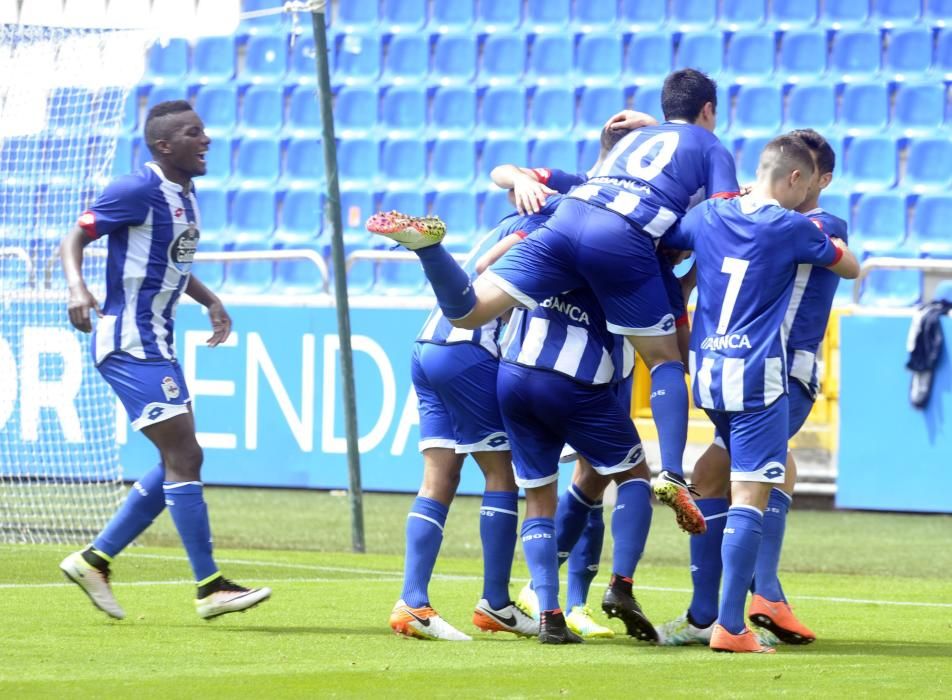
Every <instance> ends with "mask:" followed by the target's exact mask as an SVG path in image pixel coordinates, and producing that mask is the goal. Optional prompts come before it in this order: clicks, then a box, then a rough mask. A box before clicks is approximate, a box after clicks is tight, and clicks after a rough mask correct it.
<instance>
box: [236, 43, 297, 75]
mask: <svg viewBox="0 0 952 700" xmlns="http://www.w3.org/2000/svg"><path fill="white" fill-rule="evenodd" d="M287 70H288V40H287V37H286V36H284V35H283V34H282V35H280V36H253V37H251V38H250V39H249V40H248V45H247V46H246V47H245V62H244V66H243V68H242V70H241V75H240V76H239V79H240V80H241V82H244V83H253V84H257V83H280V82H281V81H282V80H283V79H284V74H285V73H286V72H287Z"/></svg>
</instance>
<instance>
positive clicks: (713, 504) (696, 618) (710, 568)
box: [688, 498, 727, 627]
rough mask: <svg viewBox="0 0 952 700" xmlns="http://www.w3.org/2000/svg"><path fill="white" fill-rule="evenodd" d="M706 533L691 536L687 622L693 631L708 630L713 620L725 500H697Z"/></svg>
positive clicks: (718, 577)
mask: <svg viewBox="0 0 952 700" xmlns="http://www.w3.org/2000/svg"><path fill="white" fill-rule="evenodd" d="M695 503H697V507H698V508H699V509H700V510H701V513H703V514H704V521H705V522H706V523H707V532H705V533H704V534H703V535H691V582H692V583H693V584H694V595H693V596H692V597H691V605H690V607H689V608H688V618H689V619H690V620H691V624H692V625H694V626H695V627H709V626H710V625H711V623H713V622H714V620H716V619H717V594H718V591H719V590H720V588H721V542H722V540H723V539H724V523H725V522H726V521H727V499H726V498H699V499H697V501H695Z"/></svg>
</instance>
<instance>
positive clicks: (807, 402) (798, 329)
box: [658, 129, 847, 645]
mask: <svg viewBox="0 0 952 700" xmlns="http://www.w3.org/2000/svg"><path fill="white" fill-rule="evenodd" d="M791 134H792V135H794V136H797V137H799V138H800V139H801V140H803V142H804V143H806V145H807V146H808V147H809V148H810V151H811V153H812V154H813V160H814V164H815V166H816V172H815V175H814V181H813V183H812V184H811V185H810V188H809V190H808V191H807V198H806V199H805V200H804V201H803V203H802V204H801V205H800V206H798V207H797V208H796V211H798V212H800V213H802V214H803V215H805V216H807V217H808V218H809V219H810V220H811V221H812V222H813V223H814V224H815V225H816V226H817V227H818V228H819V229H820V230H821V231H823V232H824V233H826V234H827V235H829V236H830V237H832V238H838V239H840V240H842V241H843V242H844V243H846V242H847V224H846V222H845V221H843V220H842V219H840V218H839V217H837V216H834V215H833V214H831V213H829V212H827V211H824V210H823V209H821V208H820V206H819V197H820V192H822V191H823V190H824V189H825V188H826V187H828V186H829V184H830V182H831V181H832V179H833V170H834V168H835V166H836V155H835V154H834V152H833V149H832V148H831V147H830V144H829V143H828V142H827V141H826V139H824V138H823V136H821V135H820V134H818V133H817V132H816V131H814V130H812V129H800V130H797V131H793V132H791ZM839 279H840V278H839V276H838V275H836V274H834V273H833V272H831V271H830V270H827V269H826V268H822V267H813V266H809V265H800V267H799V268H798V269H797V277H796V282H795V284H794V293H793V296H792V298H791V300H790V307H789V308H788V310H787V314H786V317H785V325H786V328H787V373H788V375H789V380H788V382H787V383H788V386H789V390H790V394H789V398H788V401H789V404H790V429H789V437H791V438H792V437H793V436H794V435H796V434H797V432H799V430H800V428H801V427H802V426H803V424H804V422H805V421H806V419H807V416H808V415H809V414H810V410H811V409H812V408H813V403H814V401H815V400H816V395H817V391H818V390H819V382H818V380H817V361H816V356H817V351H818V350H819V347H820V342H821V341H822V339H823V335H824V333H825V332H826V326H827V323H828V321H829V317H830V309H831V308H832V306H833V297H834V295H835V294H836V287H837V285H838V284H839ZM790 380H792V381H790ZM729 479H730V455H729V454H728V453H727V451H726V450H725V449H724V442H723V439H722V438H720V436H715V440H714V444H712V445H711V446H710V447H708V449H707V451H706V452H705V453H704V454H703V455H702V456H701V458H700V459H699V460H698V462H697V464H696V465H695V467H694V474H693V477H692V480H693V482H694V486H695V487H696V488H697V489H698V493H699V498H698V500H697V504H698V507H699V508H700V509H701V511H702V512H703V513H704V514H705V516H706V517H707V521H708V523H707V525H708V526H707V532H706V533H705V534H704V535H699V536H696V537H692V538H691V578H692V580H693V583H694V595H693V597H692V599H691V605H690V606H689V608H688V610H687V612H685V614H684V615H682V616H681V617H679V618H677V619H676V620H673V621H671V622H669V623H667V624H665V625H662V626H661V627H660V628H659V629H658V634H659V638H660V643H661V644H667V645H682V644H707V643H708V642H709V641H710V637H711V632H712V630H713V628H714V619H715V617H716V616H717V592H718V589H719V587H720V581H721V541H722V539H723V527H724V522H723V520H724V517H725V516H726V514H727V488H728V484H729ZM795 482H796V463H795V462H794V459H793V454H792V453H790V452H788V453H787V474H786V480H785V481H784V483H783V485H782V486H775V487H774V488H773V489H771V491H770V499H769V501H768V503H767V510H766V511H765V512H764V525H763V541H762V542H761V545H760V550H759V551H758V554H757V564H756V566H755V569H754V596H753V599H752V601H751V605H750V609H749V611H748V616H749V618H750V620H751V622H753V623H754V624H756V625H759V626H762V627H765V628H766V629H768V630H770V631H771V632H772V633H773V634H775V635H776V636H777V637H778V639H779V640H780V641H782V642H786V643H788V644H808V643H809V642H812V641H813V640H814V639H816V635H815V634H813V632H812V631H811V630H810V629H809V628H808V627H806V626H805V625H804V624H803V623H801V622H800V621H799V620H798V619H797V618H796V616H794V614H793V611H792V610H791V609H790V606H789V604H788V603H787V599H786V597H785V596H784V593H783V588H782V587H781V585H780V580H779V578H778V575H777V570H778V567H779V564H780V549H781V546H782V544H783V536H784V530H785V528H786V519H787V511H788V509H789V508H790V504H791V503H792V501H793V486H794V483H795Z"/></svg>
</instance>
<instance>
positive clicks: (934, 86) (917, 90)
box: [892, 82, 945, 136]
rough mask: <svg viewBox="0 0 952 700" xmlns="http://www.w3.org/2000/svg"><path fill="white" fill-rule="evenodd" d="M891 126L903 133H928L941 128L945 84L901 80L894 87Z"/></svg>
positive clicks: (904, 134) (918, 134) (943, 115)
mask: <svg viewBox="0 0 952 700" xmlns="http://www.w3.org/2000/svg"><path fill="white" fill-rule="evenodd" d="M893 109H894V112H893V120H892V128H893V129H894V130H895V131H896V132H898V133H899V134H901V135H903V136H928V135H929V134H934V133H935V132H936V130H938V129H940V128H942V122H943V120H944V119H945V86H944V85H942V84H941V83H934V82H928V83H902V84H901V85H899V87H898V89H897V90H896V95H895V101H894V105H893Z"/></svg>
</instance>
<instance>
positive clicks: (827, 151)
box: [790, 129, 836, 175]
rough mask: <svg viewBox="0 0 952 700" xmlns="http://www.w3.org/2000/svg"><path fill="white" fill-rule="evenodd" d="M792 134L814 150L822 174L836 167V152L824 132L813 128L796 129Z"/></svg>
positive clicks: (830, 171)
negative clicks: (821, 132) (824, 136)
mask: <svg viewBox="0 0 952 700" xmlns="http://www.w3.org/2000/svg"><path fill="white" fill-rule="evenodd" d="M790 134H791V135H793V136H796V137H797V138H799V139H800V140H801V141H803V142H804V143H805V144H806V145H807V147H808V148H809V149H810V150H811V151H813V155H814V156H816V164H817V166H818V167H819V168H820V174H821V175H822V174H824V173H832V172H833V168H835V167H836V153H834V152H833V147H832V146H831V145H830V142H829V141H827V140H826V139H825V138H823V135H822V134H820V133H819V132H818V131H814V130H813V129H794V130H793V131H791V132H790Z"/></svg>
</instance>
